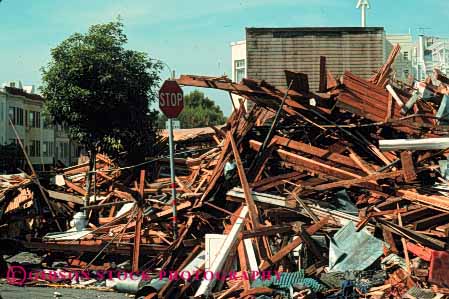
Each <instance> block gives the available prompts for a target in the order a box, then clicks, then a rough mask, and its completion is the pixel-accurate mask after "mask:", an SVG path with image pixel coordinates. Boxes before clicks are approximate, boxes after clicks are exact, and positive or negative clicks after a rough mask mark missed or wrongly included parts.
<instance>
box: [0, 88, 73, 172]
mask: <svg viewBox="0 0 449 299" xmlns="http://www.w3.org/2000/svg"><path fill="white" fill-rule="evenodd" d="M25 89H26V90H27V91H29V92H27V91H25ZM25 89H24V87H23V86H22V85H21V83H20V82H9V83H7V84H4V85H3V88H1V89H0V144H2V145H7V144H11V143H17V138H16V135H15V133H14V130H13V128H12V126H11V124H10V120H11V122H12V123H13V124H14V127H15V128H16V130H17V133H18V135H19V136H20V139H21V141H22V144H23V145H24V146H25V150H26V152H27V154H28V156H29V158H30V160H31V163H32V164H33V165H34V166H35V167H36V168H38V169H42V168H45V167H46V166H47V167H48V166H52V165H54V163H55V162H56V161H57V160H60V161H61V162H63V163H64V164H65V165H70V164H72V163H73V162H76V157H77V154H78V152H79V151H77V146H75V145H73V143H72V142H70V140H69V138H68V136H67V134H66V132H57V131H55V128H54V126H53V125H52V124H51V123H50V122H49V121H47V120H46V119H45V117H44V115H43V105H44V99H43V98H42V97H41V96H40V95H38V94H35V93H33V92H34V88H33V87H25ZM71 147H72V148H76V150H73V152H71V151H70V148H71ZM61 148H62V150H60V149H61Z"/></svg>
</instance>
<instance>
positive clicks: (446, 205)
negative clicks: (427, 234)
mask: <svg viewBox="0 0 449 299" xmlns="http://www.w3.org/2000/svg"><path fill="white" fill-rule="evenodd" d="M396 193H397V195H398V196H402V197H403V198H405V199H408V200H410V201H417V202H421V203H424V204H427V205H431V206H433V207H436V208H439V209H443V210H445V211H449V202H448V200H447V197H445V196H441V195H432V196H428V195H423V194H419V193H417V192H416V191H412V190H403V189H399V190H398V191H396Z"/></svg>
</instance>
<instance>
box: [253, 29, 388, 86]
mask: <svg viewBox="0 0 449 299" xmlns="http://www.w3.org/2000/svg"><path fill="white" fill-rule="evenodd" d="M384 41H385V34H384V29H383V28H378V27H375V28H358V27H355V28H247V29H246V46H247V76H248V78H253V79H259V80H266V81H268V82H270V83H271V84H274V85H275V86H277V87H285V86H286V81H285V76H284V70H285V69H288V70H291V71H296V72H302V73H306V74H308V76H309V84H310V87H311V90H312V91H315V90H317V89H318V85H319V71H320V56H326V63H327V68H328V70H330V71H331V72H332V74H334V76H341V75H343V73H344V71H346V70H350V71H351V72H353V73H354V74H356V75H358V76H361V77H363V78H369V77H371V76H372V74H373V71H375V70H376V69H378V68H379V67H380V66H381V65H382V64H383V62H384V56H385V53H384Z"/></svg>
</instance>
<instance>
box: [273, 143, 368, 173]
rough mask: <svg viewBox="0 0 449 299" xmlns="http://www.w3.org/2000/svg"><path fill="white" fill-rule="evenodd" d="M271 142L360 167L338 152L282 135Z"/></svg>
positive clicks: (352, 166) (349, 165) (353, 166)
mask: <svg viewBox="0 0 449 299" xmlns="http://www.w3.org/2000/svg"><path fill="white" fill-rule="evenodd" d="M273 142H275V143H276V144H277V145H281V146H285V147H288V148H291V149H294V150H297V151H300V152H303V153H306V154H310V155H313V156H316V157H319V158H322V159H326V160H329V161H332V162H335V163H339V164H343V165H345V166H348V167H351V168H356V169H360V167H359V165H357V164H356V163H355V162H354V161H352V159H351V158H349V157H347V156H344V155H341V154H338V153H333V152H331V151H329V150H325V149H322V148H319V147H316V146H313V145H310V144H305V143H302V142H300V141H295V140H292V139H288V138H285V137H282V136H275V137H273Z"/></svg>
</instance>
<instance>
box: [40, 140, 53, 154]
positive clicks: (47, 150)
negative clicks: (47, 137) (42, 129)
mask: <svg viewBox="0 0 449 299" xmlns="http://www.w3.org/2000/svg"><path fill="white" fill-rule="evenodd" d="M54 146H55V145H54V143H53V142H51V141H44V148H43V151H42V153H43V155H44V157H53V153H54V150H53V149H54Z"/></svg>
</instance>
